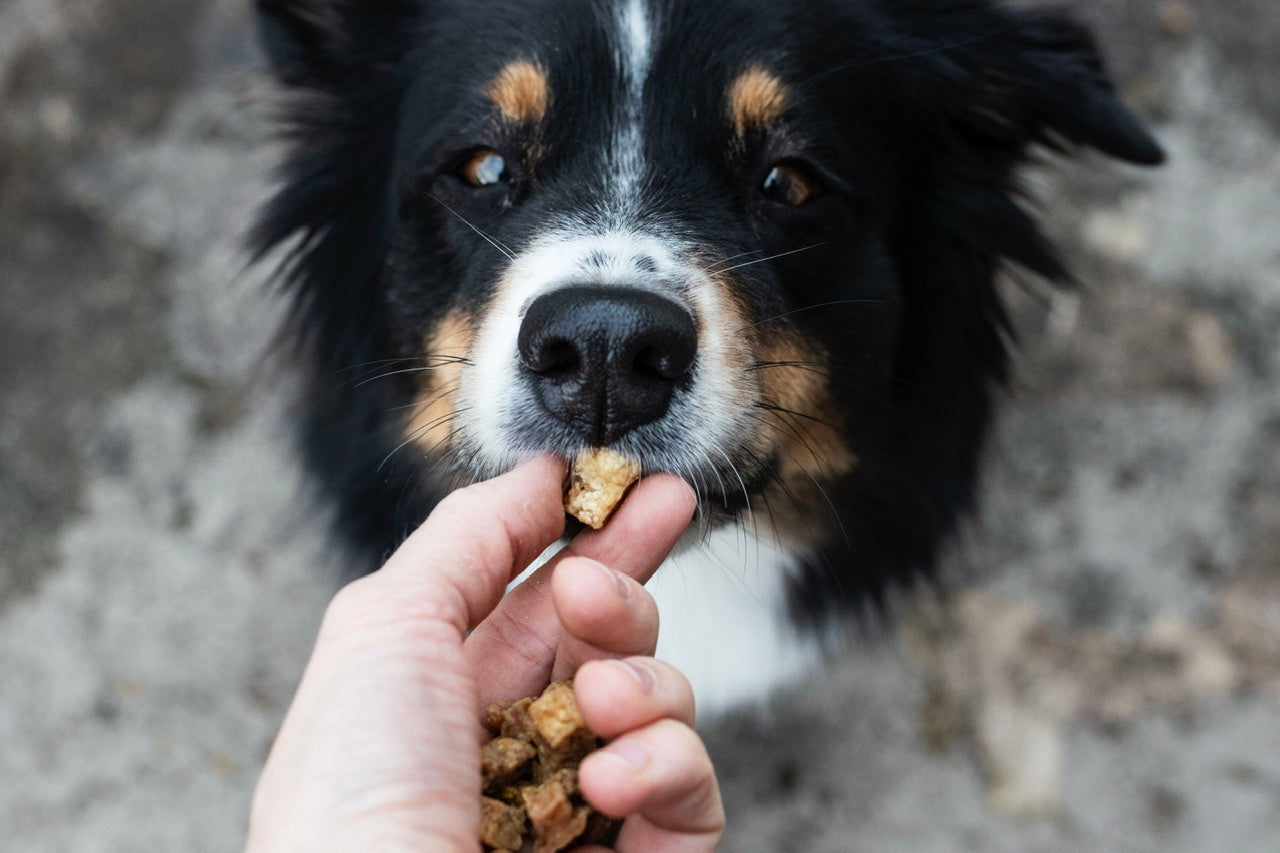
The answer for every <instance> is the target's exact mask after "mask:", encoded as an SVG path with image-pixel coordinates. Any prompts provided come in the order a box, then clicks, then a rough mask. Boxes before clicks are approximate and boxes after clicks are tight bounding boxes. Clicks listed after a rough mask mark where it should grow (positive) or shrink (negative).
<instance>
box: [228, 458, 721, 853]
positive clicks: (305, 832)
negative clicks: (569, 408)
mask: <svg viewBox="0 0 1280 853" xmlns="http://www.w3.org/2000/svg"><path fill="white" fill-rule="evenodd" d="M563 473H564V470H563V466H562V464H561V463H560V462H558V461H556V460H552V459H548V458H544V459H538V460H535V461H533V462H529V463H527V464H525V465H523V466H521V467H520V468H518V469H516V470H515V471H512V472H511V473H509V474H507V475H505V476H503V477H499V478H497V479H495V480H491V481H488V482H485V483H481V484H478V485H476V486H472V487H470V488H467V489H463V490H461V491H459V492H456V493H455V494H454V495H452V496H450V497H449V498H447V499H446V500H445V501H443V502H442V503H441V504H440V506H439V507H437V509H436V511H435V512H434V513H432V515H431V517H430V518H429V519H428V520H427V521H426V523H425V524H424V525H423V526H422V527H421V528H420V529H419V530H418V531H417V532H416V533H415V534H414V535H413V536H412V537H410V539H409V540H408V541H407V542H406V543H405V544H404V545H403V546H402V547H401V548H400V550H399V551H397V552H396V554H395V555H394V556H393V557H392V558H391V560H390V561H388V563H387V565H386V566H385V567H384V568H383V569H382V570H381V571H379V572H377V573H375V574H373V575H370V576H369V577H367V578H364V579H362V580H360V581H357V582H355V583H353V584H351V585H350V586H349V587H347V588H346V589H344V590H343V591H342V592H340V593H339V594H338V595H337V596H336V597H335V598H334V601H333V603H332V604H331V605H330V607H329V610H328V612H327V613H326V615H325V619H324V623H323V625H322V626H321V630H320V636H319V639H318V640H317V642H316V648H315V651H314V652H313V655H312V659H311V661H310V663H309V664H308V666H307V670H306V672H305V674H304V676H303V679H302V684H301V685H300V687H299V688H298V693H297V696H296V697H295V699H294V702H293V705H292V707H291V708H290V710H289V712H288V714H287V715H286V717H285V721H284V724H283V726H282V728H281V731H280V735H279V737H278V738H277V740H276V743H275V746H274V748H273V749H272V752H271V756H270V758H269V759H268V762H267V766H266V768H265V769H264V771H263V774H262V778H261V780H260V781H259V784H258V789H257V792H256V794H255V797H254V806H253V815H252V818H251V821H250V834H249V842H248V849H250V850H252V851H258V850H272V851H274V850H284V849H290V850H292V849H304V848H316V849H321V848H322V849H326V850H343V849H352V850H356V849H380V850H381V849H393V850H433V851H435V850H475V849H476V848H477V847H478V842H477V840H476V839H477V838H478V834H479V833H478V828H479V790H480V776H479V763H480V759H479V755H480V744H481V742H482V740H483V738H484V734H483V730H482V727H481V726H480V722H479V720H480V714H481V711H482V709H483V708H484V707H485V706H486V705H487V704H489V703H491V702H493V701H497V700H503V699H507V700H509V699H514V698H518V697H521V696H525V695H531V694H535V693H537V692H539V691H540V690H541V689H542V688H543V687H544V686H545V685H546V684H547V683H548V681H550V680H552V679H559V678H563V677H567V676H569V675H573V674H575V673H576V679H575V682H574V687H575V692H576V694H577V698H578V702H579V704H580V705H581V706H582V711H583V715H584V716H585V717H586V720H587V723H588V724H589V725H590V726H591V728H592V729H593V730H594V731H596V732H597V733H598V734H599V735H601V736H602V737H604V738H606V739H608V740H609V741H610V743H609V744H608V745H607V746H606V747H605V748H604V749H602V750H601V751H599V752H598V753H596V754H594V755H592V756H589V757H588V758H587V759H586V760H585V761H584V762H583V764H582V767H581V768H580V784H581V787H582V790H583V793H584V795H585V796H586V797H587V799H588V800H589V801H590V802H591V803H592V804H593V805H594V806H595V807H596V808H597V809H599V810H601V811H603V812H605V813H607V814H610V815H613V816H615V817H625V818H626V821H625V823H624V825H623V829H622V832H621V834H620V835H619V838H618V849H619V850H622V851H650V850H652V851H659V850H662V851H666V850H675V851H682V850H689V851H696V850H713V849H714V848H715V845H716V843H717V842H718V841H719V838H720V835H721V832H722V830H723V826H724V812H723V808H722V806H721V802H720V794H719V789H718V787H717V784H716V780H715V774H714V771H713V769H712V766H711V762H710V759H709V758H708V757H707V754H706V750H705V749H704V748H703V745H702V743H701V741H700V740H699V739H698V737H697V735H696V734H695V733H694V732H693V730H692V728H691V726H692V723H693V697H692V692H691V690H690V688H689V684H688V682H687V681H686V680H685V678H684V677H683V676H682V675H681V674H680V673H679V672H678V671H677V670H675V669H674V668H672V667H670V666H669V665H667V664H664V663H662V662H660V661H657V660H655V659H653V658H652V657H651V655H652V654H653V650H654V646H655V644H656V640H657V631H658V613H657V607H656V605H655V604H654V602H653V599H652V598H651V597H650V596H649V594H648V592H647V591H645V589H644V587H643V585H642V584H643V582H644V581H645V580H647V579H648V577H649V576H650V575H651V574H652V573H653V571H654V570H655V569H656V568H657V567H658V565H659V564H660V563H661V562H662V561H663V560H664V559H665V558H666V556H667V554H668V553H669V551H670V550H671V548H672V547H673V546H674V544H675V542H676V541H677V540H678V539H679V537H680V535H681V534H682V533H683V531H684V529H685V527H687V525H688V523H689V519H690V517H691V515H692V512H693V507H694V498H693V495H692V491H691V490H690V489H689V487H688V486H687V485H685V484H684V483H682V482H681V481H679V480H678V479H676V478H674V477H668V476H658V477H652V478H650V479H648V480H645V481H644V482H642V483H640V484H639V485H638V486H637V487H636V488H635V489H634V490H633V492H632V494H631V495H630V496H629V497H628V498H627V500H626V502H625V503H624V504H623V506H622V507H621V508H620V509H619V510H618V512H617V514H616V516H615V517H614V519H613V520H612V521H610V523H609V525H608V526H607V527H606V528H605V529H604V530H602V531H598V532H595V531H588V532H585V533H583V534H581V535H579V536H578V537H576V538H575V539H574V540H573V542H571V543H570V544H569V545H568V546H567V547H566V548H565V549H564V550H562V551H561V552H560V553H559V554H557V555H556V556H555V557H554V558H552V560H551V561H549V562H548V563H547V564H546V565H545V566H543V567H542V568H541V569H539V570H538V571H537V572H535V573H534V574H533V575H532V576H531V577H530V578H529V579H528V580H527V581H526V582H525V583H524V584H522V585H520V586H519V587H517V588H516V589H515V590H513V591H512V592H511V594H510V595H507V596H506V597H505V598H504V597H503V592H504V590H505V589H506V586H507V584H508V583H509V582H510V581H511V580H512V579H513V578H514V577H515V576H516V575H517V574H518V573H519V572H520V571H521V570H522V569H523V568H524V567H525V566H527V565H528V564H529V563H531V562H532V561H533V560H534V559H535V558H536V557H537V556H538V555H539V554H541V553H542V552H543V551H544V550H546V548H548V547H549V546H550V545H551V544H553V543H554V542H555V541H556V539H558V538H559V537H560V536H561V535H562V534H563V530H564V515H563V511H562V510H561V494H560V489H561V482H562V478H563Z"/></svg>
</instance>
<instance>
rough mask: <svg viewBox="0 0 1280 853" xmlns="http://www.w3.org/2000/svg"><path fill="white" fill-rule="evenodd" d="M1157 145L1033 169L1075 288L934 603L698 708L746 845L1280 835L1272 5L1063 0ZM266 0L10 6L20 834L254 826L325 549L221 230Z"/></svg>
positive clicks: (1048, 327)
mask: <svg viewBox="0 0 1280 853" xmlns="http://www.w3.org/2000/svg"><path fill="white" fill-rule="evenodd" d="M1068 5H1071V6H1073V7H1075V8H1076V9H1077V10H1078V12H1079V14H1080V15H1081V16H1082V17H1083V18H1085V19H1086V20H1088V21H1090V22H1092V23H1093V24H1094V25H1095V26H1096V27H1097V31H1098V33H1099V36H1100V39H1101V41H1102V43H1103V45H1104V48H1105V53H1106V55H1107V56H1108V58H1109V60H1110V64H1111V66H1112V68H1113V70H1114V72H1115V74H1116V76H1117V80H1118V82H1119V84H1120V86H1121V88H1122V89H1123V91H1124V93H1125V96H1126V98H1127V99H1128V100H1129V102H1130V103H1131V104H1133V105H1134V106H1135V107H1136V108H1137V110H1138V111H1139V112H1140V113H1141V114H1143V115H1144V116H1145V117H1147V118H1149V119H1150V120H1151V121H1152V123H1153V125H1154V127H1155V128H1156V130H1157V132H1158V135H1159V137H1160V138H1161V140H1162V141H1163V142H1164V144H1165V145H1166V146H1167V148H1168V151H1169V153H1170V155H1171V161H1170V164H1169V165H1168V167H1166V168H1164V169H1163V170H1160V171H1155V172H1141V171H1138V170H1130V169H1125V168H1121V167H1117V166H1115V165H1113V164H1111V163H1107V162H1103V161H1101V160H1100V159H1092V158H1088V157H1085V158H1083V159H1081V160H1077V161H1074V162H1072V163H1070V164H1062V165H1054V166H1053V167H1052V168H1046V169H1043V170H1040V171H1038V172H1037V173H1035V175H1033V176H1032V178H1031V180H1030V185H1031V187H1032V189H1033V192H1034V195H1035V196H1036V197H1038V198H1039V199H1041V200H1042V202H1043V204H1044V208H1045V211H1046V215H1047V218H1048V221H1049V223H1050V227H1051V230H1052V232H1053V233H1054V234H1055V236H1057V237H1058V239H1060V240H1061V241H1062V242H1063V243H1064V245H1065V246H1066V247H1067V249H1068V254H1069V256H1070V258H1071V260H1072V261H1073V265H1074V267H1075V269H1076V271H1077V273H1078V274H1079V277H1080V278H1081V279H1082V280H1083V281H1084V282H1085V283H1086V284H1087V287H1086V289H1085V291H1084V292H1083V293H1082V294H1081V295H1080V296H1070V295H1061V294H1060V295H1054V294H1050V293H1048V292H1046V291H1042V290H1037V289H1035V288H1032V289H1030V290H1027V289H1022V290H1014V291H1012V292H1011V298H1012V299H1013V300H1014V302H1015V303H1016V305H1017V313H1018V316H1019V318H1020V324H1021V326H1022V328H1023V329H1024V335H1023V338H1024V343H1023V352H1024V358H1023V360H1022V362H1021V370H1020V374H1019V377H1018V380H1017V382H1016V387H1015V389H1014V390H1013V392H1012V393H1011V394H1010V395H1009V399H1008V401H1007V404H1006V411H1005V415H1004V417H1003V419H1002V422H1001V426H1000V429H999V434H998V436H997V439H996V441H995V443H994V446H993V448H992V454H991V455H992V459H991V467H990V475H989V477H988V481H987V488H986V494H985V498H984V501H983V512H982V516H981V518H980V519H978V520H976V521H975V522H974V523H973V524H972V525H970V527H969V528H968V529H967V531H966V533H965V536H964V537H963V539H962V541H961V542H960V543H958V545H957V547H956V549H955V551H954V553H953V555H952V556H951V558H950V563H951V569H952V574H953V576H954V577H955V578H956V582H955V583H954V584H953V586H952V588H951V592H950V593H949V594H948V595H947V596H945V597H935V598H932V599H929V600H921V599H919V598H917V599H916V600H906V601H903V602H902V604H901V607H900V619H899V620H898V622H897V623H896V624H895V625H894V626H893V627H891V628H889V629H887V630H885V631H881V632H873V633H874V634H875V635H874V636H867V637H865V638H863V639H861V640H859V641H858V642H857V643H855V647H854V648H853V649H852V650H851V652H850V654H849V656H848V657H847V658H846V659H845V660H843V661H842V662H840V663H838V664H836V665H834V666H833V667H832V668H831V669H830V671H829V672H827V673H825V674H824V676H823V677H822V678H821V679H820V680H819V681H817V682H815V683H814V684H813V685H811V686H808V687H806V688H805V689H803V690H795V691H793V692H790V693H786V694H783V695H780V696H778V697H777V698H776V700H775V701H774V702H773V703H772V704H771V705H770V707H769V708H767V709H765V710H763V711H759V712H751V713H742V714H739V715H736V716H733V717H731V718H729V719H726V720H722V721H719V722H717V723H715V724H713V725H711V726H709V727H708V729H707V737H708V740H709V742H710V744H711V746H712V748H713V751H714V753H715V755H716V757H717V760H718V763H719V767H720V769H721V775H722V781H723V784H724V787H725V790H726V794H727V796H728V799H729V812H730V832H729V837H728V839H727V841H726V843H725V845H724V847H725V849H726V850H730V851H775V850H776V851H784V850H785V851H795V850H806V851H807V850H812V851H852V850H867V851H885V850H889V851H896V850H902V851H913V853H914V851H931V850H937V851H950V850H959V849H975V850H984V851H986V850H992V851H1059V850H1061V851H1066V850H1085V849H1089V850H1098V849H1101V850H1153V851H1154V850H1161V851H1164V850H1197V851H1199V850H1205V851H1216V850H1232V851H1248V850H1275V849H1277V844H1278V842H1277V839H1280V382H1278V381H1277V375H1278V373H1280V85H1277V81H1278V80H1280V3H1277V2H1276V0H1232V2H1231V3H1229V4H1227V3H1218V2H1215V0H1076V2H1074V3H1069V4H1068ZM260 69H261V60H260V57H259V54H258V51H257V49H256V46H255V44H254V41H253V32H252V27H251V21H250V18H249V13H248V3H247V0H164V2H157V1H156V0H0V779H4V780H5V784H4V785H3V786H0V827H2V828H3V829H2V830H0V837H3V841H0V846H3V847H5V848H6V849H13V850H23V851H44V850H74V851H91V850H111V851H130V850H189V851H204V850H218V851H221V850H234V849H237V848H238V847H239V846H240V845H241V843H242V839H243V832H244V826H245V819H246V814H247V807H248V802H249V796H250V792H251V790H252V787H253V784H254V781H255V779H256V776H257V773H258V770H259V768H260V766H261V762H262V760H263V758H264V756H265V753H266V750H267V748H268V746H269V744H270V740H271V738H272V736H273V734H274V732H275V730H276V728H277V726H278V724H279V721H280V718H281V715H282V714H283V711H284V708H285V707H286V704H287V703H288V701H289V699H290V698H291V696H292V692H293V689H294V686H295V685H296V681H297V678H298V676H299V673H300V670H301V666H302V664H303V662H304V660H305V658H306V655H307V653H308V651H309V649H310V644H311V642H312V639H313V637H314V633H315V630H316V627H317V624H318V618H319V615H320V613H321V612H322V610H323V607H324V604H325V601H326V600H327V598H328V596H329V595H330V593H331V591H332V584H333V581H332V577H333V565H332V558H331V556H330V555H329V553H328V549H327V548H326V544H325V541H324V538H323V529H324V518H323V513H322V511H320V510H319V509H317V508H316V507H314V506H312V505H310V504H309V503H308V502H307V501H306V500H305V497H304V496H305V491H304V488H303V481H302V480H301V477H300V473H299V466H298V464H297V461H296V459H295V458H294V456H293V454H292V450H291V446H290V441H289V435H290V421H291V413H290V411H289V409H288V407H287V406H286V405H283V404H282V400H286V399H288V393H289V391H290V388H291V385H292V378H291V376H290V373H289V370H288V369H287V367H284V366H282V365H280V364H279V363H278V362H277V361H276V360H275V359H274V358H273V357H272V356H271V354H270V351H269V343H270V337H271V334H272V332H273V329H274V327H275V324H276V322H277V319H278V305H277V304H276V302H275V301H274V300H273V299H272V298H271V295H270V291H269V289H268V288H267V287H266V285H265V282H264V272H263V271H262V270H259V269H246V266H245V263H246V259H245V257H244V254H243V253H242V251H241V248H240V237H241V235H242V234H243V232H244V229H245V228H246V226H247V225H248V223H249V221H250V219H251V217H252V216H253V212H254V210H255V207H256V205H257V204H258V203H259V202H260V201H261V200H262V199H263V197H264V195H265V193H266V190H267V187H268V181H267V174H268V172H269V169H270V166H271V164H272V163H273V161H274V159H275V156H276V154H277V150H276V147H275V143H274V142H273V141H272V139H271V133H270V127H269V125H268V124H267V122H266V121H265V118H264V113H265V111H264V109H263V98H262V95H263V92H264V88H265V87H264V82H263V80H262V79H261V72H260Z"/></svg>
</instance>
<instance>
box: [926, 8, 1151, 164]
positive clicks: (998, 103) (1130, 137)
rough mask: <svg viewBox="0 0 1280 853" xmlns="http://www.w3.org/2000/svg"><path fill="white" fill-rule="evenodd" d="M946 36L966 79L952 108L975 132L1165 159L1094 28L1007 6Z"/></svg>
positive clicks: (1132, 158)
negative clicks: (1112, 71) (1116, 80)
mask: <svg viewBox="0 0 1280 853" xmlns="http://www.w3.org/2000/svg"><path fill="white" fill-rule="evenodd" d="M960 5H965V4H960ZM944 39H945V40H946V41H949V42H950V44H945V45H944V53H945V54H948V55H949V56H950V57H951V58H952V59H953V60H954V61H956V62H958V63H959V64H960V66H961V75H962V80H963V82H962V83H961V84H960V85H959V86H958V87H957V88H956V89H954V90H953V93H954V96H955V97H954V99H953V100H952V102H951V103H950V104H949V108H950V110H951V112H952V115H953V116H954V117H955V118H956V119H957V120H958V121H959V122H961V123H962V124H965V125H967V126H968V127H969V128H970V129H971V130H972V131H974V132H976V133H979V134H982V135H985V136H987V137H989V138H990V139H991V140H993V141H996V140H1003V141H1004V142H1005V143H1006V144H1013V145H1023V146H1025V144H1026V143H1028V142H1037V143H1041V144H1044V145H1047V146H1049V147H1051V148H1055V149H1061V148H1064V147H1066V146H1068V145H1084V146H1089V147H1092V148H1096V149H1097V150H1099V151H1101V152H1103V153H1105V154H1109V155H1111V156H1113V157H1117V158H1119V159H1122V160H1127V161H1129V162H1132V163H1139V164H1143V165H1156V164H1159V163H1161V162H1163V160H1164V152H1163V151H1162V150H1161V148H1160V145H1159V144H1158V143H1157V142H1156V140H1155V139H1154V138H1153V137H1152V136H1151V134H1150V133H1149V132H1148V131H1147V130H1146V128H1145V127H1143V125H1142V123H1141V122H1140V121H1139V120H1138V119H1137V118H1136V117H1135V116H1134V115H1133V113H1131V112H1130V111H1129V109H1128V108H1127V107H1125V105H1124V104H1123V103H1121V101H1120V98H1119V96H1118V95H1117V94H1116V91H1115V87H1114V86H1113V85H1112V83H1111V80H1110V79H1109V77H1108V75H1107V72H1106V69H1105V67H1104V64H1103V61H1102V57H1101V54H1100V53H1099V51H1098V47H1097V44H1096V43H1095V41H1094V39H1093V36H1092V34H1091V33H1090V32H1089V30H1088V29H1087V28H1086V27H1084V26H1083V25H1081V24H1080V23H1078V22H1077V21H1075V20H1073V19H1072V18H1070V17H1069V16H1068V15H1067V14H1065V13H1064V12H1061V11H1045V10H1039V11H1012V10H1003V9H1000V10H996V11H995V13H994V14H992V15H990V16H987V15H979V16H975V18H974V19H973V21H972V22H971V23H969V24H967V25H966V26H965V27H963V28H962V30H961V31H960V32H958V33H956V34H954V35H950V36H945V37H944Z"/></svg>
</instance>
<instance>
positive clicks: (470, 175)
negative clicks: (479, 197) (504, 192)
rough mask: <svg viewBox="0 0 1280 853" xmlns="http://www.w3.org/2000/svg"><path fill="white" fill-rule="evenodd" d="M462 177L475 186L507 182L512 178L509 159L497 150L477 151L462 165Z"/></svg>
mask: <svg viewBox="0 0 1280 853" xmlns="http://www.w3.org/2000/svg"><path fill="white" fill-rule="evenodd" d="M461 175H462V179H463V180H464V181H466V182H467V183H469V184H471V186H473V187H488V186H492V185H494V184H505V183H507V181H509V180H510V179H511V175H510V173H509V172H508V171H507V161H506V160H505V159H503V157H502V155H501V154H499V153H498V152H496V151H477V152H476V153H475V154H473V155H471V159H469V160H467V162H466V163H464V164H463V165H462V171H461Z"/></svg>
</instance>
